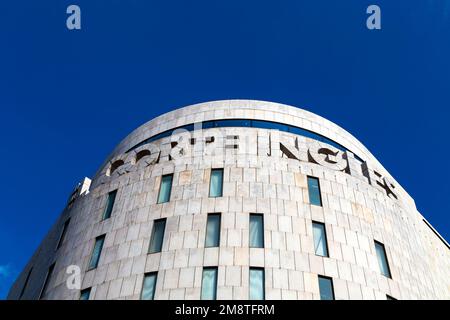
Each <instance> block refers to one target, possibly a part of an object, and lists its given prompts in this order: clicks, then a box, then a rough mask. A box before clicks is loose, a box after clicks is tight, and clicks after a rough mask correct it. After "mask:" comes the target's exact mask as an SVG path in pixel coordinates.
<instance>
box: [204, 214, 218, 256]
mask: <svg viewBox="0 0 450 320" xmlns="http://www.w3.org/2000/svg"><path fill="white" fill-rule="evenodd" d="M210 217H218V219H219V226H218V230H217V245H207V243H206V241H207V239H208V220H209V218H210ZM221 229H222V214H221V213H220V212H214V213H208V216H207V218H206V230H205V248H218V247H220V238H221V237H220V233H221Z"/></svg>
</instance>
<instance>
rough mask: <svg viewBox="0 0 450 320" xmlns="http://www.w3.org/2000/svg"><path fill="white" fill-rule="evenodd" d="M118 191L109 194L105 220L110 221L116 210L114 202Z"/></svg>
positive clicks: (104, 215)
mask: <svg viewBox="0 0 450 320" xmlns="http://www.w3.org/2000/svg"><path fill="white" fill-rule="evenodd" d="M116 195H117V190H114V191H111V192H110V193H108V200H107V201H106V207H105V211H104V212H103V220H106V219H109V218H110V217H111V213H112V211H113V208H114V202H115V201H116Z"/></svg>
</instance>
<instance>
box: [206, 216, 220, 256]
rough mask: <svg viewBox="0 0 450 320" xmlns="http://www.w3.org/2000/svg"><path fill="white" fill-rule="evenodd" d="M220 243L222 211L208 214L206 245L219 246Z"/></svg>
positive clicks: (209, 246) (208, 246) (207, 246)
mask: <svg viewBox="0 0 450 320" xmlns="http://www.w3.org/2000/svg"><path fill="white" fill-rule="evenodd" d="M219 243H220V213H211V214H208V221H207V222H206V238H205V247H206V248H211V247H218V246H219Z"/></svg>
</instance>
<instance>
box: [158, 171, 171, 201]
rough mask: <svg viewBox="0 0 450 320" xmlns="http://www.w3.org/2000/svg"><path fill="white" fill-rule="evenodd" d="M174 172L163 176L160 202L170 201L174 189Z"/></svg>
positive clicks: (159, 196)
mask: <svg viewBox="0 0 450 320" xmlns="http://www.w3.org/2000/svg"><path fill="white" fill-rule="evenodd" d="M172 180H173V175H172V174H166V175H164V176H162V178H161V186H160V187H159V195H158V203H164V202H169V201H170V193H171V191H172Z"/></svg>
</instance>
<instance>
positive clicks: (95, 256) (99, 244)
mask: <svg viewBox="0 0 450 320" xmlns="http://www.w3.org/2000/svg"><path fill="white" fill-rule="evenodd" d="M104 243H105V235H102V236H99V237H97V238H95V244H94V249H93V250H92V255H91V259H90V260H89V270H91V269H95V268H97V266H98V262H99V260H100V255H101V254H102V249H103V244H104Z"/></svg>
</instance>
